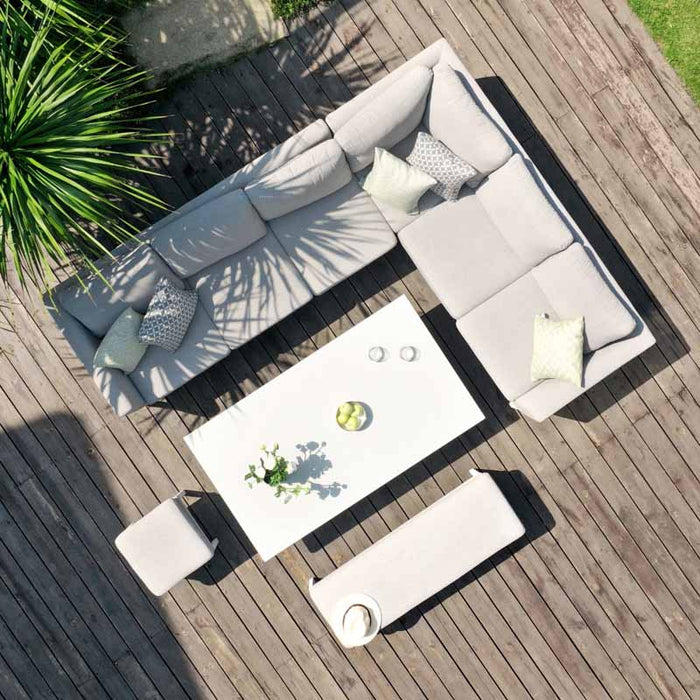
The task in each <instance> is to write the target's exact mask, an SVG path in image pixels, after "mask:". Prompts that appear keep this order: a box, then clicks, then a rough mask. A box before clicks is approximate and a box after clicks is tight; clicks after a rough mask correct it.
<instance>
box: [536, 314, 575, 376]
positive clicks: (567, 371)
mask: <svg viewBox="0 0 700 700" xmlns="http://www.w3.org/2000/svg"><path fill="white" fill-rule="evenodd" d="M532 346H533V347H532V366H531V369H530V378H531V379H532V381H533V382H536V381H539V380H540V379H561V380H563V381H565V382H571V383H572V384H575V385H576V386H581V381H582V378H583V316H579V317H578V318H574V319H571V320H568V321H553V320H552V319H550V318H547V317H546V316H544V315H538V316H535V328H534V334H533V343H532Z"/></svg>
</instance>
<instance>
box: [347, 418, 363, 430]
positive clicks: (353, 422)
mask: <svg viewBox="0 0 700 700" xmlns="http://www.w3.org/2000/svg"><path fill="white" fill-rule="evenodd" d="M345 427H346V428H347V429H348V430H357V429H358V428H359V427H360V421H359V419H358V418H355V416H350V417H349V418H348V420H347V422H346V423H345Z"/></svg>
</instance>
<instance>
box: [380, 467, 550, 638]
mask: <svg viewBox="0 0 700 700" xmlns="http://www.w3.org/2000/svg"><path fill="white" fill-rule="evenodd" d="M484 471H485V473H487V474H490V475H491V477H492V478H493V479H494V481H495V482H496V484H497V485H498V487H499V488H500V489H501V491H502V492H503V495H504V496H505V497H506V499H507V500H508V503H509V504H510V505H511V506H512V507H513V510H515V513H516V515H517V516H518V518H520V520H521V522H522V523H523V525H524V526H525V535H524V536H523V537H521V538H520V539H519V540H516V541H515V542H513V544H511V545H509V546H508V547H506V548H505V549H503V550H501V551H500V552H498V553H497V554H494V555H493V556H492V557H491V558H489V559H487V560H486V561H484V562H483V563H481V564H479V566H477V567H476V568H475V569H472V571H470V572H469V573H467V574H465V575H464V576H462V577H461V578H459V579H457V581H455V582H454V583H452V584H450V585H449V586H447V587H446V588H444V589H443V590H442V591H440V592H439V593H437V594H436V595H434V596H433V597H432V598H429V599H428V600H426V601H425V602H424V603H421V604H420V605H419V606H417V607H416V608H414V609H413V610H412V611H411V612H409V613H407V614H406V615H404V616H403V617H402V618H400V619H399V620H397V621H396V622H395V623H392V624H391V625H389V626H388V627H386V628H385V629H384V633H385V634H392V633H393V632H400V631H403V630H406V629H409V628H411V627H413V625H415V624H416V623H417V622H418V621H419V620H420V619H421V618H422V617H423V616H424V615H425V614H426V613H429V612H430V611H431V610H432V609H433V608H435V607H437V606H438V605H441V604H442V603H444V602H445V600H446V599H447V598H449V597H450V596H452V595H460V594H461V593H460V592H461V591H462V590H463V589H465V588H466V587H468V586H474V585H480V584H479V579H480V578H481V577H482V576H485V575H486V574H488V573H489V572H491V571H492V570H493V569H494V568H496V567H497V566H498V565H500V564H501V562H503V561H505V560H507V559H510V558H511V557H512V556H513V555H514V554H517V553H518V551H519V550H520V549H522V548H524V547H526V546H528V545H530V544H531V543H532V542H534V541H535V540H536V539H538V538H540V537H542V536H543V535H545V534H546V533H548V532H549V531H551V530H552V529H553V528H554V527H555V520H554V518H553V516H552V514H551V513H550V512H549V510H548V509H547V507H546V506H545V505H544V503H543V502H542V501H541V500H540V498H539V496H538V495H537V491H536V490H535V488H534V487H533V486H532V484H531V483H530V481H529V480H528V478H527V477H526V476H525V475H524V474H523V472H522V471H520V470H519V469H514V470H510V471H496V470H484ZM417 565H420V563H419V562H417Z"/></svg>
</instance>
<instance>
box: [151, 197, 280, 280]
mask: <svg viewBox="0 0 700 700" xmlns="http://www.w3.org/2000/svg"><path fill="white" fill-rule="evenodd" d="M265 232H266V229H265V222H264V221H263V220H262V219H261V218H260V216H259V215H258V212H256V211H255V209H254V208H253V205H252V204H251V203H250V202H249V201H248V197H246V195H245V193H244V192H243V190H234V191H233V192H226V193H225V194H222V195H221V196H220V197H217V198H216V199H214V200H213V201H211V202H209V203H208V204H207V205H206V206H204V207H199V208H198V209H195V210H194V211H192V212H190V213H189V214H184V215H182V216H176V217H171V219H170V222H169V223H168V224H167V225H166V226H163V227H162V228H161V229H159V230H158V231H157V232H156V233H154V234H153V236H152V238H151V246H152V247H153V249H154V250H155V251H156V252H157V253H158V254H159V255H160V256H161V257H162V258H163V260H165V262H167V263H168V265H169V266H170V267H171V268H172V269H173V270H175V272H177V273H178V275H180V276H181V277H189V276H190V275H194V274H195V273H197V272H199V271H200V270H203V269H204V268H205V267H208V266H209V265H212V264H213V263H215V262H216V261H217V260H221V258H225V257H226V256H227V255H232V254H233V253H237V252H238V251H239V250H242V249H243V248H245V247H246V246H248V245H250V244H251V243H253V242H254V241H257V240H258V239H259V238H262V237H263V236H264V235H265Z"/></svg>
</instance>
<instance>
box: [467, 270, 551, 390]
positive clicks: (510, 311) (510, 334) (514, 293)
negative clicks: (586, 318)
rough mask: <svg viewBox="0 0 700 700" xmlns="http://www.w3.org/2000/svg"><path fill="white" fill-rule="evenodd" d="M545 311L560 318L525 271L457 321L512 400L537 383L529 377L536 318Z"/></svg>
mask: <svg viewBox="0 0 700 700" xmlns="http://www.w3.org/2000/svg"><path fill="white" fill-rule="evenodd" d="M542 313H545V314H547V315H548V316H549V317H551V318H553V319H558V316H557V313H556V311H555V309H554V307H553V306H552V304H551V302H550V301H549V299H547V297H546V296H545V294H544V292H543V291H542V290H541V289H540V286H539V285H538V284H537V281H536V280H535V278H534V277H533V276H532V275H531V274H526V275H524V276H523V277H521V278H520V279H518V280H516V281H515V282H513V283H512V284H510V285H508V286H507V287H506V288H505V289H503V290H501V291H500V292H499V293H498V294H495V295H494V296H493V297H491V298H490V299H488V300H487V301H485V302H484V303H483V304H481V305H480V306H477V307H476V308H475V309H474V310H473V311H471V312H469V313H468V314H466V315H465V316H462V318H460V319H458V321H457V329H458V330H459V332H460V333H461V334H462V335H463V336H464V339H465V340H466V341H467V343H469V346H470V347H471V349H472V351H473V352H474V354H475V355H476V356H477V358H479V361H480V362H481V364H482V365H483V366H484V368H485V369H486V371H487V372H488V373H489V376H490V377H491V379H493V381H494V382H495V383H496V386H498V388H499V389H500V390H501V393H502V394H503V395H504V396H505V397H506V398H507V399H509V400H511V401H512V400H513V399H516V398H517V397H518V396H521V395H522V394H524V393H525V392H526V391H529V390H530V389H531V388H532V387H533V386H535V385H536V384H537V383H538V382H533V381H532V380H531V379H530V367H531V363H532V344H533V331H534V320H535V316H536V315H537V314H542Z"/></svg>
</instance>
